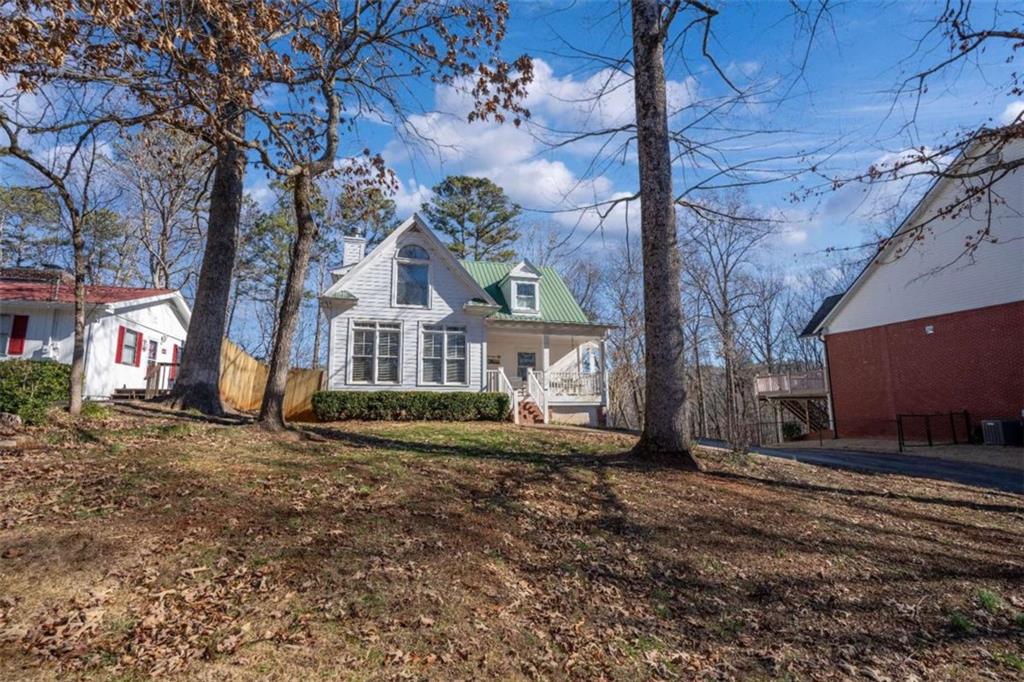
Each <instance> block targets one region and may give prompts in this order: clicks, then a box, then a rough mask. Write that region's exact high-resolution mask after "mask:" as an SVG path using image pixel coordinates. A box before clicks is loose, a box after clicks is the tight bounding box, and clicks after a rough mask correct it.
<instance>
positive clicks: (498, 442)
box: [0, 414, 1024, 680]
mask: <svg viewBox="0 0 1024 682" xmlns="http://www.w3.org/2000/svg"><path fill="white" fill-rule="evenodd" d="M30 437H31V438H32V439H34V441H35V445H34V446H33V447H30V448H28V449H26V450H23V451H21V452H17V453H11V452H6V453H0V679H4V680H15V679H58V678H59V679H68V678H72V679H73V678H91V679H135V678H146V677H148V676H150V675H153V674H158V675H163V676H166V677H172V678H173V677H180V678H189V679H196V678H198V679H218V680H220V679H242V678H247V679H251V678H259V679H320V678H323V679H336V678H342V679H391V678H412V679H431V680H433V679H482V678H499V679H529V678H545V679H551V678H554V679H568V678H571V679H586V680H596V679H621V680H635V679H642V678H661V679H761V680H773V679H779V680H783V679H794V680H795V679H874V680H883V679H893V680H914V679H920V680H926V679H956V680H969V679H1014V678H1024V510H1022V504H1024V498H1021V497H1019V496H1013V495H1006V494H997V493H986V492H980V491H975V490H971V489H968V488H964V487H960V486H955V485H951V484H945V483H939V482H933V481H921V480H911V479H905V478H899V477H890V476H864V475H858V474H852V473H845V472H839V471H830V470H824V469H816V468H813V467H809V466H805V465H801V464H796V463H790V462H785V461H779V460H768V459H764V458H760V457H750V458H748V457H742V456H735V455H733V456H721V455H720V456H714V457H713V456H712V455H710V454H709V455H707V456H706V457H705V462H706V463H707V465H708V471H707V472H705V473H702V474H694V473H688V472H684V471H680V470H675V469H671V468H665V467H649V466H642V465H637V464H635V463H633V462H631V461H630V460H629V459H628V458H626V457H624V456H623V454H622V453H623V452H624V451H625V450H626V449H627V448H628V447H629V446H630V444H631V439H630V438H628V437H626V436H621V435H614V434H598V433H593V432H585V431H570V430H554V429H536V428H534V429H528V428H515V427H512V426H508V425H496V424H459V425H443V424H354V423H352V424H337V425H329V426H322V427H316V428H315V430H314V431H311V432H307V433H306V434H305V435H296V434H286V435H281V436H269V435H266V434H263V433H261V432H259V431H258V430H256V429H254V428H253V427H250V426H223V425H214V424H208V423H205V422H202V421H200V420H196V419H189V418H187V417H177V418H170V417H161V416H153V417H142V416H128V415H123V414H112V415H110V416H106V417H103V416H100V417H98V418H93V419H91V420H84V421H82V422H80V423H78V424H77V425H76V424H72V423H64V424H63V425H59V426H54V427H49V428H47V429H42V430H36V431H34V432H32V433H31V434H30Z"/></svg>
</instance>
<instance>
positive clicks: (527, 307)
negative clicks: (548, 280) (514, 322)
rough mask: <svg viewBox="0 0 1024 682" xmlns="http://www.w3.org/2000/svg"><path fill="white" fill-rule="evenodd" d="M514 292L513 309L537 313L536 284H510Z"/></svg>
mask: <svg viewBox="0 0 1024 682" xmlns="http://www.w3.org/2000/svg"><path fill="white" fill-rule="evenodd" d="M512 287H513V288H514V290H515V295H514V300H515V309H516V310H520V311H523V312H529V313H535V312H537V283H536V282H512Z"/></svg>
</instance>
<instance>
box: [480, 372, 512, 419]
mask: <svg viewBox="0 0 1024 682" xmlns="http://www.w3.org/2000/svg"><path fill="white" fill-rule="evenodd" d="M484 390H486V391H488V392H490V393H504V394H505V395H507V396H508V401H509V406H510V408H511V410H512V421H513V422H515V423H516V424H518V423H519V395H518V394H517V393H516V390H515V389H514V388H513V387H512V382H510V381H509V380H508V377H507V376H505V370H502V369H489V370H487V374H486V375H485V382H484Z"/></svg>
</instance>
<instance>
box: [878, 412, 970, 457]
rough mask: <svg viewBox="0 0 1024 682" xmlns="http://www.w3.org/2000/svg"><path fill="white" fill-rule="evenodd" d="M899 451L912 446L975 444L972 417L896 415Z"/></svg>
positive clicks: (942, 413) (951, 414)
mask: <svg viewBox="0 0 1024 682" xmlns="http://www.w3.org/2000/svg"><path fill="white" fill-rule="evenodd" d="M896 437H897V438H898V440H899V450H900V452H903V451H904V450H906V449H907V448H908V447H912V446H927V447H933V446H935V445H959V444H961V443H967V444H970V443H973V442H974V440H975V439H974V434H973V425H972V424H971V415H970V414H968V413H967V411H966V410H965V411H963V412H937V413H934V414H898V415H896Z"/></svg>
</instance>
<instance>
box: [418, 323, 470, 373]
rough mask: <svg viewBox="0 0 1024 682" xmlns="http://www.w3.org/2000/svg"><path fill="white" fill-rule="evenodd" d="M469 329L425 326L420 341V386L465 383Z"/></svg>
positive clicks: (467, 371)
mask: <svg viewBox="0 0 1024 682" xmlns="http://www.w3.org/2000/svg"><path fill="white" fill-rule="evenodd" d="M468 359H469V354H468V353H467V352H466V328H465V327H445V326H443V325H439V324H425V325H423V332H422V336H421V339H420V383H422V384H436V385H441V384H465V383H467V381H468V378H469V368H468Z"/></svg>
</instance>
